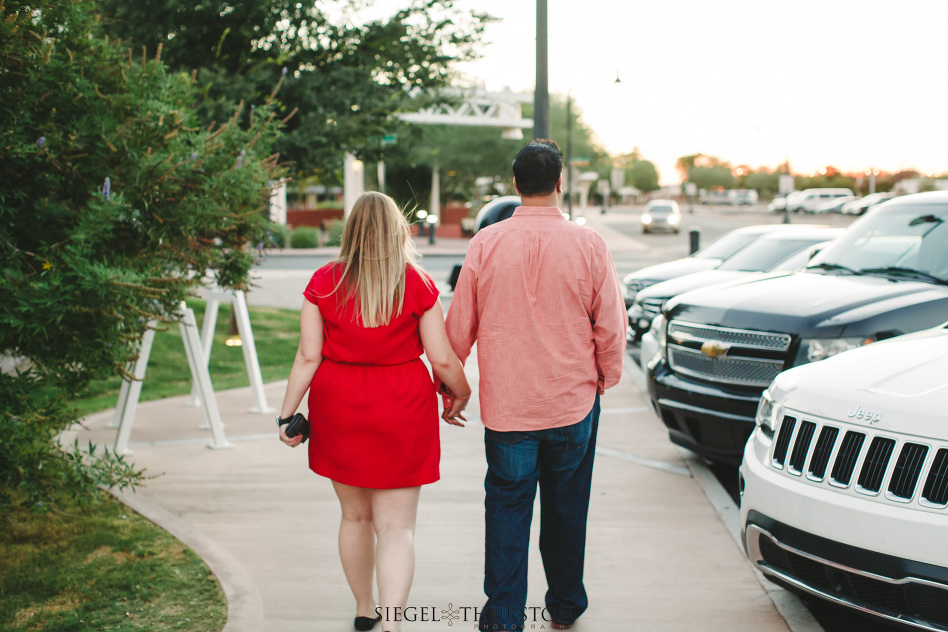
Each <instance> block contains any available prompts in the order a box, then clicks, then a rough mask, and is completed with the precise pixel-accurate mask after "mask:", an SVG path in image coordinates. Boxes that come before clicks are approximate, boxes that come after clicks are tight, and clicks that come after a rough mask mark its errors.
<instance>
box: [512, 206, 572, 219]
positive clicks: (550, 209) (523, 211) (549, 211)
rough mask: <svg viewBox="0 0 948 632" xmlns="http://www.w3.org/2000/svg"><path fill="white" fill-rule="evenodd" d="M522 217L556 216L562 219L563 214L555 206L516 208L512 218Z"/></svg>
mask: <svg viewBox="0 0 948 632" xmlns="http://www.w3.org/2000/svg"><path fill="white" fill-rule="evenodd" d="M524 215H546V216H551V217H552V216H556V217H559V218H560V219H563V212H562V211H561V210H560V209H558V208H556V207H555V206H518V207H517V208H516V210H514V214H513V216H514V217H523V216H524Z"/></svg>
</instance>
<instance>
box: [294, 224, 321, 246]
mask: <svg viewBox="0 0 948 632" xmlns="http://www.w3.org/2000/svg"><path fill="white" fill-rule="evenodd" d="M290 248H319V230H318V229H316V228H312V227H310V226H300V227H299V228H294V229H293V232H292V233H290Z"/></svg>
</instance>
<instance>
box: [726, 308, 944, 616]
mask: <svg viewBox="0 0 948 632" xmlns="http://www.w3.org/2000/svg"><path fill="white" fill-rule="evenodd" d="M946 401H948V328H946V327H945V326H940V327H937V328H935V329H929V330H925V331H920V332H918V333H915V334H909V335H906V336H899V337H898V338H893V339H891V340H887V341H884V342H877V343H873V344H871V345H869V346H867V347H862V348H859V349H854V350H851V351H846V352H845V353H841V354H839V355H836V356H834V357H832V358H829V359H827V360H824V361H822V362H818V363H816V364H808V365H805V366H800V367H797V368H794V369H791V370H789V371H786V372H784V373H781V374H780V375H778V376H777V377H776V379H775V380H774V381H773V383H772V384H771V385H770V387H769V388H768V389H767V390H766V391H764V393H763V396H762V397H761V401H760V406H759V407H758V409H757V424H756V428H755V430H754V432H753V433H752V434H751V438H750V441H748V442H747V445H746V448H745V449H744V461H743V464H742V465H741V469H740V478H739V489H740V493H741V534H742V538H743V542H744V548H745V551H746V553H747V556H748V558H750V560H751V562H753V564H754V565H755V566H756V567H757V569H758V570H760V571H761V572H762V573H763V574H764V576H765V577H767V578H768V579H770V580H771V581H773V582H774V583H776V584H778V585H780V586H783V587H784V588H788V589H789V590H791V591H793V592H797V593H801V594H803V595H805V596H807V597H809V598H811V599H821V600H824V601H828V602H831V603H835V604H840V605H843V606H846V607H848V608H852V609H854V610H856V611H858V612H860V613H862V614H868V615H871V616H874V617H876V618H878V619H880V620H882V621H884V622H886V623H895V624H899V625H900V626H902V625H904V626H905V628H904V629H912V630H932V631H934V630H946V629H948V607H946V605H948V547H946V546H945V533H946V532H948V510H946V509H948V425H946V423H945V402H946ZM857 627H861V626H857ZM899 629H902V628H901V627H900V628H899Z"/></svg>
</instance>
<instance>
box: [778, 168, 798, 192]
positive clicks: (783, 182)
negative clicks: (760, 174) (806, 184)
mask: <svg viewBox="0 0 948 632" xmlns="http://www.w3.org/2000/svg"><path fill="white" fill-rule="evenodd" d="M793 186H794V184H793V176H792V175H790V174H789V173H785V174H783V175H782V176H780V177H779V178H777V192H778V193H783V194H784V195H786V194H787V193H791V192H792V191H793Z"/></svg>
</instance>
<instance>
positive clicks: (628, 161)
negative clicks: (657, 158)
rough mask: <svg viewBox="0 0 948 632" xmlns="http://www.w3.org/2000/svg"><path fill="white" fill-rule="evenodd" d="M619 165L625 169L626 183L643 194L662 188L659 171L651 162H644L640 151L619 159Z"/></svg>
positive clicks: (636, 150)
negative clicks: (659, 181)
mask: <svg viewBox="0 0 948 632" xmlns="http://www.w3.org/2000/svg"><path fill="white" fill-rule="evenodd" d="M619 165H620V166H621V167H622V168H623V169H625V181H626V182H627V183H629V184H631V185H632V186H634V187H635V188H636V189H638V190H639V191H642V192H643V193H648V192H649V191H656V190H658V189H659V188H661V185H660V184H659V183H658V170H657V169H656V168H655V164H654V163H652V162H651V161H649V160H643V159H642V158H641V156H640V155H639V152H638V149H635V150H634V151H632V152H631V153H629V154H626V155H624V156H620V157H619Z"/></svg>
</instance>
